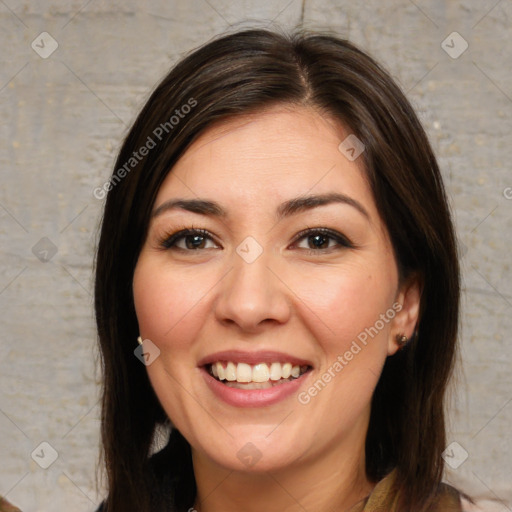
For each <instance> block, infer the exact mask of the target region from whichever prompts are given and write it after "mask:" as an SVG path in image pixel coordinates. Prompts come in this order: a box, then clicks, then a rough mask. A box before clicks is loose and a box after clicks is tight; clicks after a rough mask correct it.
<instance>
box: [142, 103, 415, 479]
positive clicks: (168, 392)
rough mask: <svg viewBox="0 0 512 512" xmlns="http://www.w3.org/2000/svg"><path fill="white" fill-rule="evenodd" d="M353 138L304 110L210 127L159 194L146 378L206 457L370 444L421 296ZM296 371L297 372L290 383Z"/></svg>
mask: <svg viewBox="0 0 512 512" xmlns="http://www.w3.org/2000/svg"><path fill="white" fill-rule="evenodd" d="M348 135H349V132H348V131H344V130H343V128H342V127H340V126H339V125H338V124H335V123H333V122H332V121H330V120H328V119H327V118H325V117H321V116H320V115H319V114H318V113H316V112H315V111H313V110H309V109H302V108H301V109H299V108H293V109H292V108H291V107H290V108H284V107H280V108H274V109H271V110H268V111H266V112H264V113H261V114H257V115H252V116H246V117H244V118H243V119H238V120H233V121H230V122H227V123H224V124H223V125H221V126H216V127H214V128H213V129H210V130H208V131H206V132H205V133H204V134H203V135H202V136H201V137H200V138H198V139H197V140H196V141H195V142H194V144H193V145H192V146H191V147H190V148H189V149H188V150H187V151H186V153H185V154H184V155H183V156H182V158H181V159H180V160H179V161H178V162H177V164H176V165H175V166H174V167H173V169H172V172H170V173H169V174H168V176H167V177H166V179H165V181H164V182H163V184H162V186H161V188H160V190H159V192H158V196H157V198H156V201H155V205H154V210H153V216H152V218H151V221H150V225H149V230H148V234H147V239H146V241H145V244H144V246H143V248H142V251H141V254H140V257H139V260H138V263H137V266H136V270H135V275H134V281H133V290H134V299H135V306H136V313H137V318H138V322H139V327H140V334H141V336H142V338H143V339H145V340H146V341H145V346H146V347H147V348H148V350H150V351H151V348H154V346H156V347H158V349H159V350H160V353H159V355H158V357H156V358H155V359H154V360H153V362H151V364H150V365H148V366H147V371H148V374H149V378H150V380H151V383H152V386H153V387H154V389H155V392H156V394H157V396H158V398H159V400H160V402H161V404H162V406H163V408H164V409H165V411H166V413H167V415H168V416H169V418H170V419H171V421H172V422H173V424H174V425H175V426H176V427H177V428H178V429H179V430H180V432H181V433H182V434H183V435H184V436H185V438H186V439H187V440H188V441H189V442H190V444H191V445H192V449H193V452H194V454H195V455H196V457H198V458H199V459H202V460H205V461H208V462H209V463H212V464H214V465H219V466H221V467H224V468H228V469H229V468H230V469H245V470H248V471H260V470H261V471H266V470H271V469H279V468H284V467H287V466H288V465H290V464H297V465H298V464H300V463H301V461H302V462H306V463H309V462H311V461H312V460H314V458H315V457H322V456H325V454H327V453H330V454H335V453H337V451H338V450H345V453H346V450H347V449H352V450H353V449H355V448H356V447H357V448H358V449H359V450H362V446H363V445H364V439H365V435H366V429H367V425H368V419H369V412H370V400H371V396H372V393H373V390H374V388H375V386H376V384H377V381H378V379H379V375H380V373H381V370H382V367H383V364H384V362H385V359H386V357H387V356H388V355H391V354H393V353H394V352H395V351H396V349H397V346H396V343H395V341H394V339H395V336H396V335H397V334H398V333H401V334H406V335H407V336H410V335H411V334H412V332H413V329H414V324H415V321H416V317H417V306H418V302H419V299H418V294H417V290H416V288H414V287H412V286H411V287H409V288H408V289H406V288H400V287H399V284H398V275H397V267H396V262H395V259H394V255H393V251H392V247H391V245H390V241H389V238H388V235H387V232H386V230H385V228H384V225H383V223H382V220H381V219H380V217H379V213H378V211H377V209H376V206H375V203H374V200H373V198H372V194H371V190H370V188H369V185H368V183H367V181H366V179H365V174H364V172H363V169H362V159H361V158H357V159H356V160H354V161H352V159H353V155H352V152H351V151H350V150H349V151H348V152H346V151H345V152H342V151H341V150H340V149H339V148H338V146H339V145H340V143H341V142H342V141H343V140H344V139H345V138H346V137H347V136H348ZM349 140H350V139H349ZM345 155H347V156H350V157H351V159H349V158H347V156H345ZM334 194H336V196H334ZM308 198H309V199H308ZM315 198H316V199H315ZM176 201H179V202H177V203H175V202H176ZM183 229H190V230H201V231H192V232H191V233H188V234H187V233H185V234H183V233H182V234H180V235H178V236H175V237H173V235H174V234H175V233H177V232H179V231H181V230H183ZM148 340H150V341H148ZM156 352H158V351H156ZM212 363H213V366H214V367H215V369H211V367H212ZM263 363H264V364H263ZM279 363H280V364H279ZM219 366H221V367H222V368H219ZM290 366H291V368H292V370H291V371H292V375H296V372H297V370H298V369H299V370H300V371H301V376H300V377H298V378H293V379H292V380H284V379H283V373H284V376H285V377H286V376H288V375H289V372H290ZM297 367H298V368H297ZM304 370H306V371H305V373H302V372H303V371H304ZM223 371H224V372H226V375H225V378H226V380H224V381H222V382H221V381H220V380H218V377H219V376H221V375H222V373H223ZM210 372H215V373H216V374H217V378H216V377H215V376H213V375H211V373H210ZM228 379H229V380H228ZM233 379H236V381H235V380H233ZM288 379H289V377H288ZM239 381H240V383H239V384H237V383H238V382H239ZM247 381H251V382H252V383H247ZM254 381H258V382H257V383H255V382H254ZM226 382H229V383H228V384H226ZM278 382H279V383H278ZM327 450H328V451H327Z"/></svg>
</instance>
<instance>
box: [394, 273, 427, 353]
mask: <svg viewBox="0 0 512 512" xmlns="http://www.w3.org/2000/svg"><path fill="white" fill-rule="evenodd" d="M422 290H423V283H422V280H421V278H420V276H419V275H418V274H412V275H411V276H410V277H408V278H407V279H406V280H405V281H404V282H403V283H402V284H401V285H400V287H399V290H398V292H397V295H396V299H395V304H393V308H394V309H395V310H396V311H397V313H396V315H395V317H394V318H393V321H392V325H391V329H390V331H389V340H388V355H390V356H391V355H393V354H395V353H396V352H397V350H398V349H399V348H400V345H399V344H398V343H397V341H396V337H397V335H402V334H403V335H405V336H407V339H410V338H411V336H412V335H413V333H414V330H415V329H416V325H417V324H418V322H419V314H420V304H421V293H422Z"/></svg>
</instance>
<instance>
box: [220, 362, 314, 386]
mask: <svg viewBox="0 0 512 512" xmlns="http://www.w3.org/2000/svg"><path fill="white" fill-rule="evenodd" d="M211 368H212V373H213V376H214V377H217V378H218V379H220V380H228V381H235V380H236V381H237V382H267V381H268V380H269V379H270V380H279V379H287V378H288V377H290V376H291V377H294V378H297V377H298V376H299V375H300V374H301V367H300V366H299V365H295V366H292V364H291V363H284V364H281V363H272V364H270V367H269V365H267V364H266V363H259V364H255V365H250V364H247V363H233V362H231V361H228V362H227V363H225V364H224V365H223V363H221V362H220V361H218V362H216V363H213V364H212V366H211ZM306 369H307V366H304V367H303V372H304V371H306Z"/></svg>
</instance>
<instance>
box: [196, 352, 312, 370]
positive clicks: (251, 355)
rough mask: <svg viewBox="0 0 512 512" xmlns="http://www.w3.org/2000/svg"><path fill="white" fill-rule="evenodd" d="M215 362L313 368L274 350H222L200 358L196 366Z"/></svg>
mask: <svg viewBox="0 0 512 512" xmlns="http://www.w3.org/2000/svg"><path fill="white" fill-rule="evenodd" d="M217 361H232V362H237V363H246V364H250V365H255V364H258V363H269V364H270V363H283V364H284V363H291V364H292V365H294V366H295V365H299V366H306V365H307V366H311V367H312V366H313V364H312V363H311V361H308V360H307V359H302V358H300V357H295V356H292V355H291V354H285V353H284V352H277V351H275V350H260V351H258V352H245V351H242V350H223V351H221V352H215V353H214V354H209V355H207V356H205V357H203V358H201V359H200V360H199V362H198V366H206V365H208V364H212V363H216V362H217Z"/></svg>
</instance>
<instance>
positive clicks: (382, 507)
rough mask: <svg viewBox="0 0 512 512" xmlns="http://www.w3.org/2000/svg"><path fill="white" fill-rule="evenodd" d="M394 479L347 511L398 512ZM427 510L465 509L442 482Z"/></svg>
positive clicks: (388, 478) (386, 480) (459, 511)
mask: <svg viewBox="0 0 512 512" xmlns="http://www.w3.org/2000/svg"><path fill="white" fill-rule="evenodd" d="M395 480H396V471H392V472H391V473H389V474H388V475H387V476H386V477H385V478H384V479H382V480H381V481H380V482H379V483H378V484H377V485H376V486H375V488H374V489H373V491H372V492H371V494H370V495H369V496H368V497H367V498H366V499H364V500H363V501H361V502H359V503H357V504H356V505H355V506H354V507H353V508H352V509H350V511H349V512H400V511H399V510H398V508H397V503H396V501H397V497H396V494H395V493H394V492H393V490H392V487H393V484H394V482H395ZM466 503H467V502H466ZM468 510H469V509H468ZM475 510H478V509H475ZM0 512H1V511H0ZM96 512H102V507H101V506H100V508H99V509H98V510H97V511H96ZM180 512H182V511H180ZM183 512H186V510H183ZM429 512H465V510H464V509H463V508H462V502H461V497H460V494H459V493H458V491H457V490H456V489H454V488H453V487H451V486H450V485H448V484H444V483H443V484H441V492H440V494H439V497H438V499H437V501H436V505H435V508H432V509H430V510H429Z"/></svg>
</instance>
